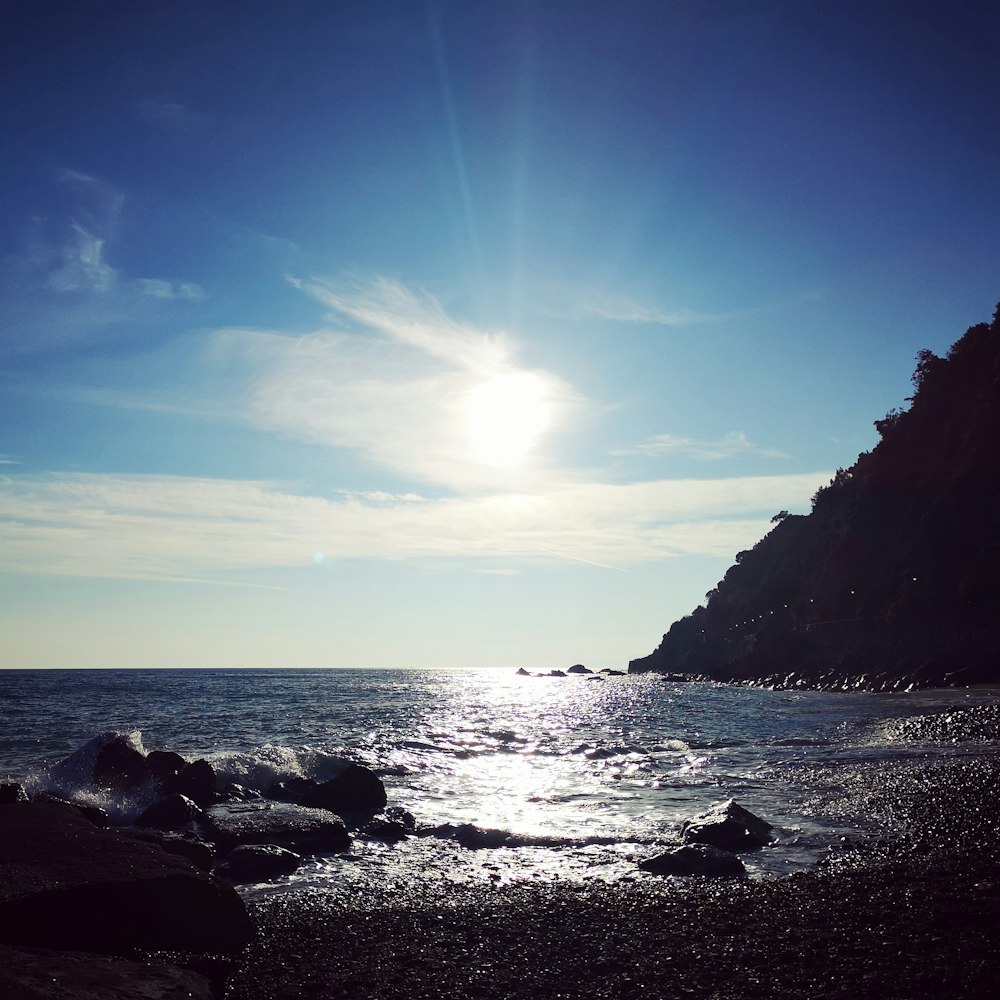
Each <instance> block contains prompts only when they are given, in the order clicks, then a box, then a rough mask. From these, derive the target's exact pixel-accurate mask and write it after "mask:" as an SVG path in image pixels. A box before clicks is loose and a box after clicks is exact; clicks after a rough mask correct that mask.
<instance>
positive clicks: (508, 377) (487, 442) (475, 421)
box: [465, 372, 551, 465]
mask: <svg viewBox="0 0 1000 1000" xmlns="http://www.w3.org/2000/svg"><path fill="white" fill-rule="evenodd" d="M550 410H551V404H550V402H549V400H548V399H547V397H546V392H545V384H544V382H543V380H542V379H541V378H540V377H539V376H538V375H534V374H532V373H531V372H512V373H509V374H504V375H494V376H493V377H492V378H490V379H488V380H487V381H485V382H481V383H480V384H479V385H477V386H475V387H474V388H473V389H471V390H470V391H469V392H468V394H467V395H466V397H465V419H466V429H467V432H468V435H469V442H470V444H471V446H472V450H473V452H474V454H475V456H476V458H477V459H478V460H479V461H481V462H484V463H486V464H489V465H515V464H517V463H518V462H520V461H521V460H522V459H523V458H524V456H525V455H526V454H527V452H528V451H529V449H530V448H531V447H532V445H533V444H534V443H535V441H536V440H537V438H538V436H539V435H540V434H541V433H542V431H544V430H545V429H546V427H547V426H548V423H549V417H550Z"/></svg>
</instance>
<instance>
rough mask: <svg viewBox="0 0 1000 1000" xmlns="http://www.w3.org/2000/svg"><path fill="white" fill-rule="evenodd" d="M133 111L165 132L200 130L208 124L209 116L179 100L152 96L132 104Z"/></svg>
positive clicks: (141, 119) (150, 124) (142, 119)
mask: <svg viewBox="0 0 1000 1000" xmlns="http://www.w3.org/2000/svg"><path fill="white" fill-rule="evenodd" d="M132 111H133V113H134V114H135V115H136V117H138V118H139V119H140V121H143V122H145V123H146V124H147V125H149V126H152V127H153V128H156V129H159V130H160V131H163V132H176V133H188V132H200V131H202V130H203V129H204V128H206V127H207V125H208V121H209V119H208V116H207V115H206V114H204V113H203V112H200V111H194V110H192V109H191V108H190V107H188V106H187V105H185V104H181V103H180V102H179V101H168V100H164V99H163V98H150V99H148V100H145V101H139V102H137V103H136V104H133V105H132Z"/></svg>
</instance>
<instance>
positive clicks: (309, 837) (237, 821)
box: [205, 799, 351, 853]
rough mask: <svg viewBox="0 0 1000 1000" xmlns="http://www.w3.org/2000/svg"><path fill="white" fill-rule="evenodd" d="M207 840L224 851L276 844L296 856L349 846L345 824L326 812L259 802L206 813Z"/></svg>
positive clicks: (232, 804)
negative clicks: (294, 852) (243, 845)
mask: <svg viewBox="0 0 1000 1000" xmlns="http://www.w3.org/2000/svg"><path fill="white" fill-rule="evenodd" d="M205 819H206V833H207V836H208V837H209V838H210V839H211V840H213V841H214V842H215V843H216V844H218V845H219V846H220V847H221V848H222V849H223V850H229V849H231V848H233V847H236V846H237V845H239V844H277V845H278V846H279V847H285V848H288V849H289V850H293V851H297V852H299V853H315V852H317V851H343V850H346V849H347V848H348V847H349V846H350V843H351V838H350V835H349V834H348V832H347V827H346V826H345V825H344V821H343V820H342V819H341V818H340V817H339V816H335V815H333V814H332V813H330V812H328V811H327V810H326V809H311V808H308V807H306V806H300V805H295V804H294V803H291V802H273V801H267V800H264V799H261V800H260V801H255V802H227V803H221V804H219V805H215V806H211V807H210V808H208V809H206V810H205Z"/></svg>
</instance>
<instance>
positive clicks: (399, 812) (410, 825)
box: [385, 806, 417, 833]
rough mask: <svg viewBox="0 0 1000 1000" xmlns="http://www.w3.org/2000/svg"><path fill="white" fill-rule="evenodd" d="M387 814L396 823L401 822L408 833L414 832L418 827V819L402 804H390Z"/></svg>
mask: <svg viewBox="0 0 1000 1000" xmlns="http://www.w3.org/2000/svg"><path fill="white" fill-rule="evenodd" d="M385 816H386V818H387V819H391V820H393V821H394V822H396V823H399V824H400V825H401V826H402V827H403V829H404V830H406V832H407V833H413V831H414V830H416V828H417V821H416V819H415V818H414V816H413V813H411V812H409V811H408V810H406V809H404V808H403V807H402V806H389V808H388V809H386V810H385Z"/></svg>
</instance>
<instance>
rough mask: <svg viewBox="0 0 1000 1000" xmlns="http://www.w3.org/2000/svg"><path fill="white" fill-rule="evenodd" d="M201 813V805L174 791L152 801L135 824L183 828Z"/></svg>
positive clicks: (191, 823)
mask: <svg viewBox="0 0 1000 1000" xmlns="http://www.w3.org/2000/svg"><path fill="white" fill-rule="evenodd" d="M201 815H202V810H201V807H200V806H199V805H198V804H197V803H196V802H194V801H192V800H191V799H189V798H188V797H187V796H186V795H181V793H180V792H174V793H173V794H172V795H167V796H165V797H164V798H162V799H159V800H158V801H156V802H154V803H153V804H152V805H151V806H150V807H149V808H148V809H146V810H145V812H143V813H142V815H141V816H140V817H139V818H138V819H137V820H136V821H135V825H136V826H152V827H156V828H157V829H159V830H185V829H188V828H189V827H191V826H192V825H193V824H194V823H195V822H196V821H197V819H198V818H199V817H200V816H201Z"/></svg>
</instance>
